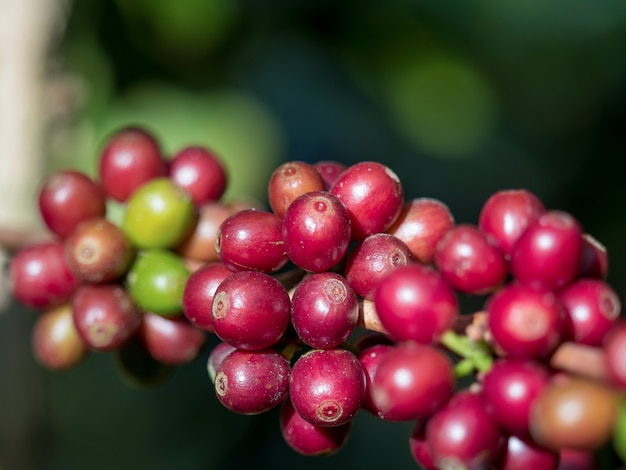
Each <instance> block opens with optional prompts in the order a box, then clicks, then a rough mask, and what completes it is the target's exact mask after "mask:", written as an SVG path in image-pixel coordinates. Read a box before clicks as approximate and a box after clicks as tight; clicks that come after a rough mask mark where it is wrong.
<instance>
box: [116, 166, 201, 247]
mask: <svg viewBox="0 0 626 470" xmlns="http://www.w3.org/2000/svg"><path fill="white" fill-rule="evenodd" d="M194 224H195V215H194V206H193V202H192V201H191V198H190V196H189V194H188V193H187V192H186V191H185V190H183V189H181V188H179V187H178V186H176V185H175V184H174V183H173V182H172V180H170V179H168V178H157V179H154V180H152V181H150V182H148V183H146V184H144V185H143V186H141V187H140V188H139V189H137V191H135V192H134V193H133V195H132V196H131V197H130V198H129V200H128V202H127V204H126V211H125V212H124V219H123V220H122V229H123V230H124V233H125V234H126V236H127V237H128V238H129V239H130V241H131V242H132V243H133V245H134V246H136V247H138V248H173V247H175V246H177V245H178V244H179V243H181V242H182V240H183V239H184V238H185V237H186V236H187V235H188V234H189V233H190V231H191V230H192V229H193V226H194Z"/></svg>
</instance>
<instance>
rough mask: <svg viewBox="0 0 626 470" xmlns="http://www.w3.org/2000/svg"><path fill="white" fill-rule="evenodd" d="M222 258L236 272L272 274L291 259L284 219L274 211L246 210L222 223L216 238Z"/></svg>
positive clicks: (218, 252) (217, 250) (218, 251)
mask: <svg viewBox="0 0 626 470" xmlns="http://www.w3.org/2000/svg"><path fill="white" fill-rule="evenodd" d="M215 250H216V252H217V256H218V257H219V259H220V261H221V262H222V263H224V264H225V265H226V266H228V267H229V268H230V269H232V270H233V271H241V270H248V269H250V270H255V271H261V272H264V273H268V274H270V273H273V272H275V271H278V270H279V269H280V268H282V267H283V266H284V265H285V264H286V263H287V261H288V258H287V253H286V248H285V243H284V242H283V235H282V222H281V219H280V218H279V217H278V216H277V215H276V214H274V213H272V212H267V211H262V210H256V209H247V210H243V211H239V212H236V213H234V214H232V215H231V216H229V217H228V218H227V219H225V220H224V222H222V225H221V226H220V228H219V229H218V231H217V235H216V238H215Z"/></svg>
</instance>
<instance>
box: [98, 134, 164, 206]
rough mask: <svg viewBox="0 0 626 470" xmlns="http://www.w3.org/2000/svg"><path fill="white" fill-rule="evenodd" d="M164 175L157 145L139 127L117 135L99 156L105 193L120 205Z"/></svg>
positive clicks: (109, 139)
mask: <svg viewBox="0 0 626 470" xmlns="http://www.w3.org/2000/svg"><path fill="white" fill-rule="evenodd" d="M165 174H166V165H165V162H164V160H163V158H162V155H161V149H160V146H159V144H158V142H157V141H156V139H155V138H154V136H153V135H152V134H151V133H149V132H148V131H146V130H143V129H140V128H138V127H127V128H124V129H120V130H119V131H117V132H115V133H114V134H113V135H112V136H111V137H109V138H108V140H107V142H106V145H105V147H104V149H103V150H102V153H101V154H100V162H99V175H100V183H101V184H102V187H103V188H104V191H105V192H106V194H107V195H108V196H109V197H111V198H113V199H115V200H116V201H119V202H125V201H126V200H127V199H128V198H129V196H130V195H131V194H132V193H133V192H134V191H135V190H136V189H137V188H139V187H140V186H142V185H143V184H144V183H146V182H148V181H149V180H151V179H154V178H158V177H160V176H165Z"/></svg>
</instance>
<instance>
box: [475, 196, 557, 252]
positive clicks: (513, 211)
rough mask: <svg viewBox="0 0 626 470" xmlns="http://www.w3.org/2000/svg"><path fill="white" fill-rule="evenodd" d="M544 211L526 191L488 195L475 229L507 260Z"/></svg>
mask: <svg viewBox="0 0 626 470" xmlns="http://www.w3.org/2000/svg"><path fill="white" fill-rule="evenodd" d="M544 212H545V208H544V207H543V203H542V202H541V201H540V200H539V198H537V196H535V195H534V194H533V193H531V192H530V191H528V190H526V189H508V190H502V191H498V192H496V193H494V194H492V195H491V196H490V197H489V199H488V200H487V202H485V204H484V205H483V207H482V209H481V210H480V215H479V216H478V227H479V229H480V230H481V231H482V232H483V233H484V234H485V235H487V237H488V238H489V239H490V240H491V241H492V242H493V243H494V244H495V245H496V246H497V247H499V248H500V250H501V251H502V253H504V255H505V256H506V257H507V258H508V257H509V256H510V255H511V253H512V251H513V247H514V246H515V243H517V240H518V239H519V237H520V236H521V235H522V233H524V231H525V230H526V228H527V227H528V226H529V225H530V224H531V223H533V222H534V221H535V220H537V218H539V216H540V215H541V214H543V213H544Z"/></svg>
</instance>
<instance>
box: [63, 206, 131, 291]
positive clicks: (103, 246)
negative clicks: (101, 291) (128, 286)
mask: <svg viewBox="0 0 626 470" xmlns="http://www.w3.org/2000/svg"><path fill="white" fill-rule="evenodd" d="M65 255H66V259H67V264H68V265H69V266H70V268H71V269H72V271H73V272H74V274H75V275H76V276H77V277H78V278H79V279H80V280H81V281H82V282H90V283H106V282H111V281H115V280H116V279H118V278H120V277H121V276H122V275H123V274H126V272H127V271H128V269H129V268H130V265H131V263H132V261H133V258H134V256H135V250H134V249H133V247H132V245H131V243H130V240H128V238H127V237H126V235H124V232H122V230H121V229H120V228H119V227H118V226H117V225H115V224H113V223H111V222H109V221H108V220H106V219H104V218H100V217H98V218H95V219H89V220H87V221H85V222H83V223H81V224H80V225H79V226H78V227H76V229H75V230H74V231H73V232H72V233H71V234H70V235H69V236H68V237H67V238H66V239H65Z"/></svg>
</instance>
